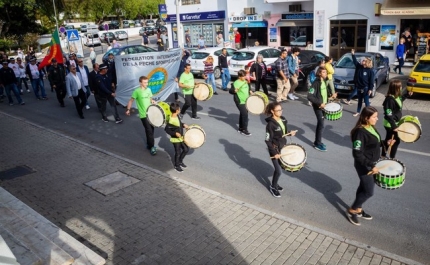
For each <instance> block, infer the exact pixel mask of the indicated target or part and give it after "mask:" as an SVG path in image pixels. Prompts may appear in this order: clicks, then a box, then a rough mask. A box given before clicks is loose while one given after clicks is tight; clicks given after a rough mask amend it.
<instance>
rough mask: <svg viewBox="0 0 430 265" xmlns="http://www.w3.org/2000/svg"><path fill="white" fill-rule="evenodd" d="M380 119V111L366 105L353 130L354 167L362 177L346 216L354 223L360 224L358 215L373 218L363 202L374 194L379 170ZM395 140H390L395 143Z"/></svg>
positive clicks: (367, 218)
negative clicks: (378, 127) (378, 126)
mask: <svg viewBox="0 0 430 265" xmlns="http://www.w3.org/2000/svg"><path fill="white" fill-rule="evenodd" d="M377 121H378V111H377V110H376V109H375V108H374V107H372V106H369V107H365V108H364V109H363V111H362V112H361V114H360V119H359V120H358V121H357V124H356V125H355V127H354V128H353V129H352V130H351V140H352V148H353V149H352V155H353V157H354V167H355V170H356V171H357V174H358V177H359V178H360V184H359V185H358V189H357V192H356V197H355V201H354V203H353V204H352V206H351V208H349V209H348V210H347V211H346V216H347V217H348V219H349V221H350V222H351V223H352V224H354V225H360V221H359V220H358V217H361V218H363V219H366V220H372V216H370V215H369V214H367V213H365V212H364V211H363V208H362V206H363V203H364V202H366V201H367V200H368V199H369V198H370V197H372V196H373V190H374V187H375V181H374V179H373V175H374V174H377V173H378V172H379V170H378V168H377V167H376V166H375V164H376V163H377V161H378V160H379V158H380V156H381V136H380V134H379V133H378V131H377V130H376V128H375V125H376V122H377ZM393 141H394V140H392V141H391V140H389V143H390V144H391V143H393Z"/></svg>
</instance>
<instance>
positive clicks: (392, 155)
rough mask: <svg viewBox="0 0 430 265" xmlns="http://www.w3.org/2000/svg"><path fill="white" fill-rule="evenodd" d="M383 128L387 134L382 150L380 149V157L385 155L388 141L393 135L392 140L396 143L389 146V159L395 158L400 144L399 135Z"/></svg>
mask: <svg viewBox="0 0 430 265" xmlns="http://www.w3.org/2000/svg"><path fill="white" fill-rule="evenodd" d="M384 128H385V130H386V131H387V134H386V136H385V141H384V148H382V156H386V155H387V152H386V151H388V140H390V139H391V137H392V136H393V135H394V140H396V142H395V143H394V144H393V145H392V146H391V150H390V158H395V157H396V153H397V148H398V147H399V144H400V138H399V134H398V133H397V132H395V131H393V130H392V129H391V128H387V127H384Z"/></svg>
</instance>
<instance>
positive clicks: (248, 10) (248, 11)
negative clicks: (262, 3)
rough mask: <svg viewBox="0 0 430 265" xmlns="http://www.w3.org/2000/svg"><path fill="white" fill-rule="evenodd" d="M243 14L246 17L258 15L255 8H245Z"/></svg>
mask: <svg viewBox="0 0 430 265" xmlns="http://www.w3.org/2000/svg"><path fill="white" fill-rule="evenodd" d="M243 13H244V14H245V15H254V14H256V13H255V7H245V8H244V9H243Z"/></svg>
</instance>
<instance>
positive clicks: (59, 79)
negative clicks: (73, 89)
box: [48, 64, 66, 87]
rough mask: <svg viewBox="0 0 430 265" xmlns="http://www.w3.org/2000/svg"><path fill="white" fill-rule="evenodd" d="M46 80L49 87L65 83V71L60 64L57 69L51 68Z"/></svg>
mask: <svg viewBox="0 0 430 265" xmlns="http://www.w3.org/2000/svg"><path fill="white" fill-rule="evenodd" d="M48 79H49V84H50V85H51V87H52V86H53V85H59V84H65V83H66V71H65V69H64V67H63V66H62V65H60V64H58V65H57V67H54V66H51V67H49V70H48Z"/></svg>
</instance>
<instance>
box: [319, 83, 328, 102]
mask: <svg viewBox="0 0 430 265" xmlns="http://www.w3.org/2000/svg"><path fill="white" fill-rule="evenodd" d="M321 96H322V99H323V103H324V104H326V103H327V97H328V96H327V84H326V82H325V81H322V82H321Z"/></svg>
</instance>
